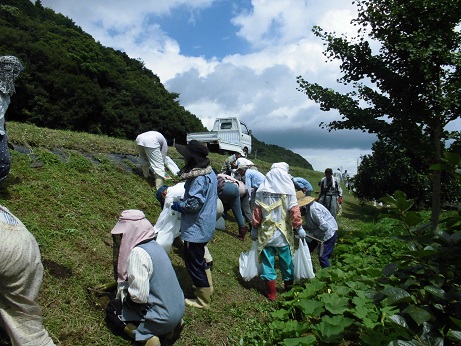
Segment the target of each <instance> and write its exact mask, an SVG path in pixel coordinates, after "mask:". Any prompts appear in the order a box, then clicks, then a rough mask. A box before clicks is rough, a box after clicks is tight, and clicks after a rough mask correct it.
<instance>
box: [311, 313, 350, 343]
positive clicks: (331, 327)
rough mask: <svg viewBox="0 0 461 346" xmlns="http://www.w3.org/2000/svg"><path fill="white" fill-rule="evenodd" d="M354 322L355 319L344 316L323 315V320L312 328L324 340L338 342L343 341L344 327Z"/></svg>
mask: <svg viewBox="0 0 461 346" xmlns="http://www.w3.org/2000/svg"><path fill="white" fill-rule="evenodd" d="M352 323H354V320H352V319H350V318H347V317H343V316H333V317H330V316H323V318H322V321H321V322H320V323H318V324H317V325H316V326H313V327H312V329H313V330H314V331H316V333H317V335H318V337H319V338H320V339H321V340H322V341H323V342H329V343H332V342H334V343H337V342H339V341H341V339H342V333H343V332H344V329H345V328H347V327H349V326H350V325H351V324H352Z"/></svg>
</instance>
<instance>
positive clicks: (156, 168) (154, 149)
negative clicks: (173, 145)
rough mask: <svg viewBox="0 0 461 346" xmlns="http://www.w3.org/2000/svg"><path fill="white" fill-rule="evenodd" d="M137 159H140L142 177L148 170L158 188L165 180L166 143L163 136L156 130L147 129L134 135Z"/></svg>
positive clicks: (145, 176) (147, 173) (145, 175)
mask: <svg viewBox="0 0 461 346" xmlns="http://www.w3.org/2000/svg"><path fill="white" fill-rule="evenodd" d="M136 144H137V146H138V153H139V159H140V160H141V167H142V173H143V174H144V178H146V179H147V178H148V177H149V172H152V174H153V175H154V177H155V188H156V189H158V188H159V187H160V186H162V185H163V182H164V181H165V161H166V154H167V152H168V144H167V142H166V139H165V137H163V135H162V134H161V133H160V132H157V131H147V132H144V133H141V134H140V135H139V136H138V137H136Z"/></svg>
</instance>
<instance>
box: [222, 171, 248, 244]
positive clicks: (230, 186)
mask: <svg viewBox="0 0 461 346" xmlns="http://www.w3.org/2000/svg"><path fill="white" fill-rule="evenodd" d="M218 197H219V199H220V200H221V201H222V203H223V205H224V206H225V207H224V209H225V210H226V207H227V208H229V207H230V208H231V209H232V213H233V214H234V217H235V220H236V221H237V224H238V227H239V234H238V236H237V238H238V239H239V240H242V241H243V240H244V239H245V235H246V234H247V232H248V227H247V226H246V225H245V220H244V218H243V215H244V214H245V217H246V218H247V220H248V221H249V222H251V211H250V201H249V199H248V191H247V189H246V187H245V184H244V183H243V182H242V181H239V180H237V179H234V178H232V177H231V176H229V175H226V174H218Z"/></svg>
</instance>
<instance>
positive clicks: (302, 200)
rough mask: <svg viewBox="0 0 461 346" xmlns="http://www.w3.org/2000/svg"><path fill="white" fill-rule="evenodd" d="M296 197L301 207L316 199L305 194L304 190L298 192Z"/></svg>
mask: <svg viewBox="0 0 461 346" xmlns="http://www.w3.org/2000/svg"><path fill="white" fill-rule="evenodd" d="M296 199H297V200H298V205H299V206H300V207H302V206H305V205H308V204H309V203H311V202H313V201H315V198H314V197H312V196H304V193H303V192H302V191H298V192H296Z"/></svg>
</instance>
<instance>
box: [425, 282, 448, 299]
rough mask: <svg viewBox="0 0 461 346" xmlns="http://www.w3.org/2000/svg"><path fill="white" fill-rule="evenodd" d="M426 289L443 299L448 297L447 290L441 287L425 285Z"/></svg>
mask: <svg viewBox="0 0 461 346" xmlns="http://www.w3.org/2000/svg"><path fill="white" fill-rule="evenodd" d="M424 289H425V290H426V291H427V292H429V293H430V294H432V295H433V296H436V297H438V298H442V299H447V294H446V292H445V291H444V290H443V289H441V288H440V287H437V286H432V285H429V286H425V287H424Z"/></svg>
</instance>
